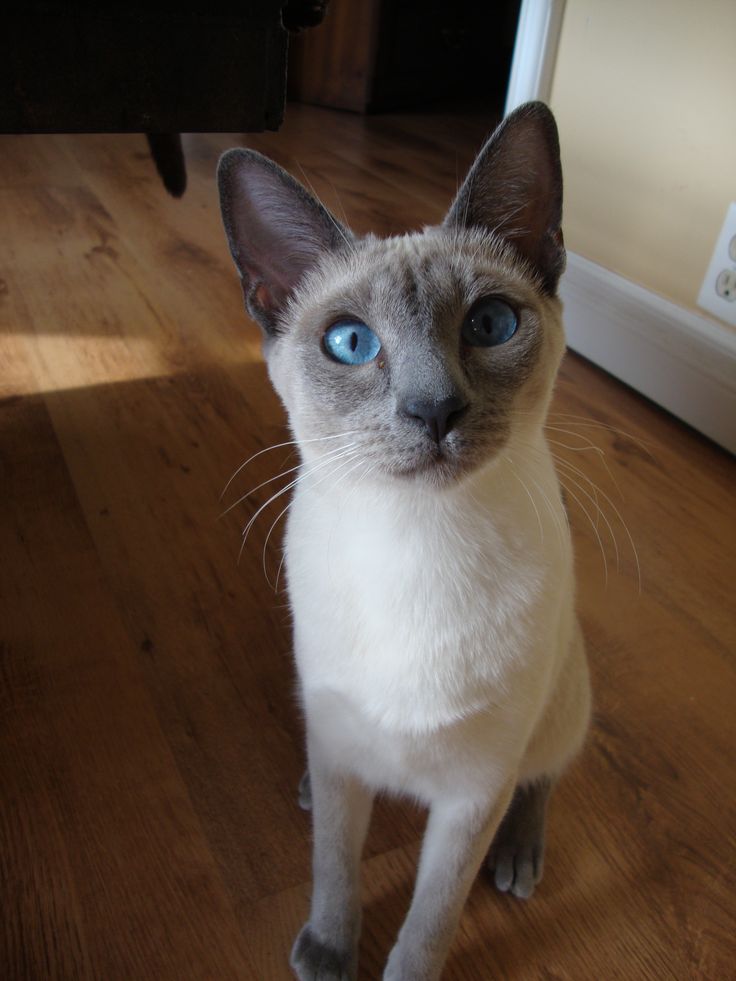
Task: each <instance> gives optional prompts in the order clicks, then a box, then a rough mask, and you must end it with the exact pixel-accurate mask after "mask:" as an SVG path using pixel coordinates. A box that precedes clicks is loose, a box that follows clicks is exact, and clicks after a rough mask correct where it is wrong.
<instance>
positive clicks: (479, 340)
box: [461, 296, 519, 347]
mask: <svg viewBox="0 0 736 981" xmlns="http://www.w3.org/2000/svg"><path fill="white" fill-rule="evenodd" d="M518 326H519V321H518V320H517V319H516V314H515V313H514V311H513V310H512V309H511V307H510V306H509V305H508V303H504V301H503V300H498V299H496V297H494V296H491V297H487V298H486V299H485V300H479V301H478V303H476V304H475V306H474V307H473V308H472V310H471V311H470V313H469V314H468V315H467V317H466V318H465V320H464V321H463V326H462V330H461V335H462V339H463V340H464V341H465V343H466V344H470V345H472V346H473V347H496V345H497V344H504V343H505V342H506V341H508V340H510V338H512V337H513V336H514V334H515V333H516V328H517V327H518Z"/></svg>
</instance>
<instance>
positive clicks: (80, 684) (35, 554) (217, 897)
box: [0, 398, 257, 979]
mask: <svg viewBox="0 0 736 981" xmlns="http://www.w3.org/2000/svg"><path fill="white" fill-rule="evenodd" d="M0 426H1V427H2V429H1V431H0V453H1V454H2V458H1V460H0V465H1V466H2V471H3V474H4V476H5V490H6V495H7V496H6V514H5V518H6V520H5V521H4V522H3V524H2V555H3V563H2V567H1V568H0V583H1V587H0V590H1V594H2V599H3V628H2V633H3V649H2V696H3V702H2V704H3V711H2V716H1V717H0V718H1V719H2V729H3V746H4V750H3V753H2V756H1V757H0V765H1V766H2V779H1V781H0V782H1V783H2V786H3V795H2V806H1V807H0V814H1V815H2V818H1V819H0V830H1V832H2V836H3V841H2V848H0V854H1V855H2V856H3V859H2V861H3V866H4V869H3V871H4V874H3V875H2V877H0V881H1V882H2V892H3V893H4V896H3V902H2V907H3V910H4V915H3V938H4V939H3V944H2V962H3V964H5V970H4V976H5V977H9V978H18V979H20V978H39V979H40V978H47V977H48V978H50V977H53V978H68V977H78V978H82V977H85V978H99V977H109V978H113V977H124V976H127V977H140V978H157V977H185V976H187V975H188V974H189V972H193V975H194V976H201V977H204V976H213V977H230V978H243V977H245V978H251V977H252V978H256V977H257V975H256V974H254V973H253V970H252V968H251V965H250V962H249V955H248V950H247V945H246V943H245V941H244V938H243V937H242V935H241V934H240V931H239V927H238V924H237V923H236V921H235V919H234V917H233V912H232V909H231V907H230V905H229V899H228V896H227V894H226V892H225V890H224V888H223V886H222V883H221V881H220V879H219V876H218V874H217V870H216V868H215V865H214V862H213V859H212V856H211V853H210V850H209V847H208V845H207V842H206V841H205V839H204V838H203V835H202V831H201V828H200V826H199V824H198V821H197V819H196V817H195V815H194V812H193V810H192V806H191V802H190V800H189V798H188V795H187V792H186V789H185V787H184V785H183V783H182V781H181V778H180V776H179V774H178V772H177V769H176V766H175V763H174V760H173V758H172V756H171V753H170V751H169V748H168V745H167V744H166V741H165V739H164V738H163V735H162V732H161V729H160V726H159V724H158V721H157V719H156V716H155V713H154V711H153V706H152V704H151V700H150V697H149V695H148V692H147V690H146V686H145V684H144V681H143V678H142V676H141V671H140V666H139V664H138V657H137V652H136V649H135V647H134V646H133V644H132V643H131V640H130V638H129V636H128V634H127V632H126V630H125V629H124V626H123V624H122V622H121V619H120V616H119V613H118V611H117V608H116V604H115V601H114V597H113V596H112V595H111V593H110V590H109V587H108V586H107V584H106V582H105V577H104V574H103V572H102V569H101V568H100V565H99V562H98V560H97V557H96V553H95V548H94V545H93V543H92V541H91V539H90V537H89V534H88V531H87V528H86V526H85V522H84V518H83V516H82V514H81V512H80V510H79V507H78V504H77V501H76V497H75V494H74V490H73V487H72V485H71V482H70V480H69V476H68V473H67V471H66V467H65V464H64V461H63V458H62V457H61V454H60V452H59V447H58V444H57V442H56V437H55V435H54V433H53V429H52V427H51V423H50V420H49V417H48V413H47V412H46V409H45V407H44V405H43V402H42V401H41V400H40V399H38V398H35V399H26V400H20V401H15V402H13V403H10V404H7V403H6V404H5V405H4V406H3V409H2V412H0ZM49 494H52V495H53V498H52V499H51V500H49V497H48V495H49ZM7 509H9V510H7ZM113 924H114V929H111V926H112V925H113ZM213 936H218V937H221V938H222V941H223V945H222V946H221V945H220V944H219V943H217V944H213V943H212V937H213ZM223 947H224V951H223ZM189 976H192V974H189Z"/></svg>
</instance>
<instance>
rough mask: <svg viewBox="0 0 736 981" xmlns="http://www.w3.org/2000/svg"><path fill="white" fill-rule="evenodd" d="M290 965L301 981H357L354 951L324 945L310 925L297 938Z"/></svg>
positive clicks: (303, 928)
mask: <svg viewBox="0 0 736 981" xmlns="http://www.w3.org/2000/svg"><path fill="white" fill-rule="evenodd" d="M290 964H291V966H292V968H293V969H294V973H295V974H296V976H297V977H298V978H299V981H355V978H356V975H357V965H356V958H355V953H354V951H352V950H349V951H344V950H343V951H340V950H336V949H335V948H334V947H331V946H330V945H329V944H326V943H323V942H322V941H321V940H319V939H318V938H317V937H316V936H315V935H314V933H313V932H312V928H311V927H310V925H309V924H308V923H307V924H306V925H305V926H304V927H302V930H301V932H300V934H299V936H298V937H297V938H296V942H295V943H294V948H293V950H292V952H291V959H290Z"/></svg>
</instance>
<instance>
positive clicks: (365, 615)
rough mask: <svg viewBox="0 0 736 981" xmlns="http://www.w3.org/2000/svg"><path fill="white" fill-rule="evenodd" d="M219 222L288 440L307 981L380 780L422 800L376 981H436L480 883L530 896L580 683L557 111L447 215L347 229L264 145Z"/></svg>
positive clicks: (539, 121) (580, 697)
mask: <svg viewBox="0 0 736 981" xmlns="http://www.w3.org/2000/svg"><path fill="white" fill-rule="evenodd" d="M218 180H219V188H220V196H221V204H222V212H223V219H224V225H225V230H226V233H227V237H228V241H229V245H230V249H231V252H232V255H233V258H234V260H235V264H236V266H237V269H238V272H239V274H240V276H241V279H242V285H243V291H244V294H245V300H246V306H247V309H248V312H249V313H250V314H251V316H252V317H254V318H255V319H256V320H257V321H258V323H259V324H260V325H261V327H262V329H263V333H264V341H265V343H264V349H265V356H266V359H267V362H268V371H269V375H270V377H271V380H272V382H273V385H274V387H275V388H276V391H277V392H278V394H279V395H280V397H281V399H282V400H283V403H284V405H285V407H286V410H287V412H288V416H289V423H290V427H291V430H292V432H293V434H294V438H295V440H296V442H297V445H298V447H299V451H300V459H301V464H300V478H299V479H298V481H297V483H296V489H295V491H294V496H293V501H292V504H291V507H290V510H289V515H288V525H287V529H286V538H285V562H286V573H287V581H288V592H289V600H290V605H291V609H292V612H293V618H294V648H295V657H296V664H297V668H298V675H299V681H300V692H301V698H302V704H303V708H304V714H305V718H306V729H307V756H308V772H307V774H305V778H304V780H303V781H302V786H301V794H302V801H303V803H304V804H305V806H310V805H311V809H312V819H313V831H314V854H313V876H314V884H313V893H312V900H311V910H310V915H309V920H308V922H307V923H306V924H305V925H304V927H303V928H302V930H301V932H300V933H299V935H298V937H297V938H296V942H295V944H294V948H293V951H292V954H291V965H292V967H293V970H294V972H295V973H296V975H297V977H298V978H300V979H301V981H353V979H355V978H356V977H357V970H358V965H357V949H358V937H359V931H360V916H361V914H360V902H359V868H360V856H361V849H362V845H363V841H364V838H365V834H366V830H367V827H368V822H369V817H370V812H371V804H372V801H373V798H374V795H375V794H376V793H377V792H379V791H381V792H388V793H390V794H399V795H401V794H405V795H410V796H411V797H412V798H415V799H416V800H418V801H420V802H422V803H423V804H425V805H426V806H427V807H428V808H429V819H428V824H427V829H426V834H425V838H424V842H423V846H422V852H421V860H420V862H419V869H418V874H417V879H416V886H415V890H414V895H413V899H412V902H411V907H410V909H409V912H408V915H407V917H406V920H405V922H404V924H403V926H402V928H401V931H400V933H399V935H398V938H397V940H396V943H395V946H394V947H393V950H392V951H391V954H390V956H389V959H388V962H387V965H386V967H385V971H384V974H383V979H384V981H436V979H438V978H439V977H440V975H441V972H442V967H443V964H444V962H445V959H446V956H447V953H448V949H449V947H450V943H451V940H452V936H453V933H454V931H455V928H456V925H457V923H458V920H459V918H460V915H461V910H462V907H463V903H464V901H465V899H466V896H467V894H468V891H469V889H470V886H471V884H472V882H473V879H474V877H475V875H476V874H477V872H478V870H479V869H480V867H481V866H482V864H483V863H484V861H485V862H486V863H487V864H488V866H489V868H490V869H491V871H492V872H493V876H494V878H495V884H496V886H497V887H498V888H499V889H500V890H502V891H510V892H511V893H513V894H514V895H516V896H519V897H522V898H526V897H528V896H530V895H531V893H532V891H533V889H534V886H535V883H537V882H538V881H539V878H540V876H541V873H542V856H543V851H544V821H545V809H546V802H547V797H548V794H549V792H550V789H551V788H552V786H553V785H554V783H555V781H556V780H557V778H558V777H559V776H560V774H561V773H562V771H563V770H564V769H565V767H566V765H567V764H568V762H569V761H570V759H571V758H572V757H573V756H574V754H575V753H576V752H577V750H578V749H579V748H580V746H581V743H582V742H583V739H584V736H585V732H586V728H587V725H588V719H589V713H590V693H589V681H588V671H587V667H586V660H585V653H584V647H583V640H582V636H581V632H580V628H579V626H578V621H577V618H576V615H575V609H574V597H575V583H574V574H573V557H572V550H571V542H570V535H569V530H568V525H567V521H566V516H565V511H564V508H563V504H562V501H561V496H560V487H559V484H558V481H557V477H556V475H555V470H554V467H553V464H552V459H551V456H550V453H549V450H548V447H547V444H546V442H545V438H544V434H543V426H544V423H545V417H546V413H547V409H548V405H549V402H550V396H551V392H552V387H553V384H554V380H555V375H556V372H557V369H558V365H559V363H560V359H561V358H562V354H563V351H564V347H565V338H564V332H563V326H562V322H561V306H560V301H559V299H558V298H557V295H556V291H557V284H558V280H559V277H560V274H561V273H562V270H563V268H564V263H565V252H564V247H563V241H562V233H561V230H560V222H561V212H562V175H561V168H560V157H559V144H558V137H557V129H556V125H555V122H554V118H553V116H552V114H551V113H550V111H549V109H548V108H547V107H546V106H544V105H543V104H541V103H530V104H528V105H525V106H522V107H521V108H519V109H517V110H516V111H515V112H513V113H512V114H511V115H509V116H508V117H507V118H506V119H505V120H504V121H503V122H502V123H501V125H500V126H499V127H498V129H497V130H496V132H495V133H494V134H493V135H492V136H491V137H490V139H489V140H488V141H487V143H486V144H485V146H484V147H483V149H482V150H481V152H480V154H479V156H478V158H477V159H476V161H475V163H474V165H473V167H472V169H471V170H470V173H469V175H468V177H467V179H466V180H465V182H464V184H463V185H462V187H461V189H460V191H459V193H458V195H457V197H456V199H455V201H454V203H453V204H452V206H451V208H450V210H449V212H448V213H447V217H446V218H445V219H444V221H443V222H442V224H441V225H439V226H438V227H430V228H425V229H424V230H423V231H421V232H412V233H407V234H405V235H400V236H396V237H392V238H388V239H380V238H376V237H374V236H372V235H368V236H365V237H357V236H355V235H353V234H352V233H351V232H350V231H349V229H348V228H346V227H345V226H344V225H342V224H341V223H340V222H339V221H338V220H337V219H336V218H335V217H334V216H333V215H332V214H330V213H329V212H328V211H327V210H326V209H325V208H324V207H323V206H322V204H320V203H319V202H318V201H317V200H316V199H315V198H314V197H313V196H312V195H311V194H310V193H308V192H307V191H306V190H305V189H304V187H302V186H301V184H299V183H298V182H297V181H295V180H294V179H293V178H292V177H291V176H290V175H289V174H287V173H286V172H285V171H283V170H282V169H281V168H280V167H278V166H277V165H276V164H274V163H273V162H271V161H270V160H268V159H266V158H265V157H263V156H261V155H260V154H258V153H256V152H254V151H252V150H243V149H234V150H229V151H228V152H227V153H225V154H224V156H223V157H222V159H221V161H220V165H219V170H218Z"/></svg>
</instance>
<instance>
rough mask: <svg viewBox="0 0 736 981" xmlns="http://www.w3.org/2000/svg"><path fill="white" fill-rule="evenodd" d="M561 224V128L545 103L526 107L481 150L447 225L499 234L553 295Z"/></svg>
mask: <svg viewBox="0 0 736 981" xmlns="http://www.w3.org/2000/svg"><path fill="white" fill-rule="evenodd" d="M561 222H562V167H561V164H560V143H559V139H558V136H557V125H556V123H555V119H554V116H553V115H552V113H551V112H550V110H549V109H548V108H547V106H546V105H544V103H543V102H528V103H526V104H525V105H523V106H519V108H518V109H515V110H514V112H512V113H510V115H508V116H507V117H506V119H504V120H503V122H502V123H501V124H500V126H499V127H498V129H497V130H496V131H495V133H493V135H492V136H491V137H490V139H489V140H488V141H487V143H486V144H485V146H484V147H483V149H482V150H481V151H480V153H479V154H478V157H477V159H476V161H475V163H474V164H473V166H472V168H471V170H470V173H469V174H468V176H467V177H466V178H465V183H464V184H463V186H462V187H461V188H460V191H459V192H458V195H457V197H456V198H455V201H454V203H453V205H452V207H451V208H450V211H449V212H448V214H447V217H446V218H445V221H444V225H445V227H458V226H460V227H468V228H472V227H477V228H484V229H487V230H488V231H491V232H495V233H496V234H497V235H499V236H500V237H501V238H503V239H504V240H505V241H507V242H509V243H510V244H511V245H512V246H513V247H514V248H515V249H516V251H517V252H519V253H520V255H522V256H523V257H524V258H525V259H527V260H528V262H529V263H530V265H531V266H532V268H533V269H534V271H535V272H536V273H537V274H538V275H539V277H540V280H541V282H542V286H543V289H544V290H545V292H547V293H551V294H552V293H554V292H555V291H556V289H557V283H558V280H559V278H560V275H561V274H562V271H563V269H564V268H565V247H564V244H563V240H562V229H561V227H560V226H561Z"/></svg>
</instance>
